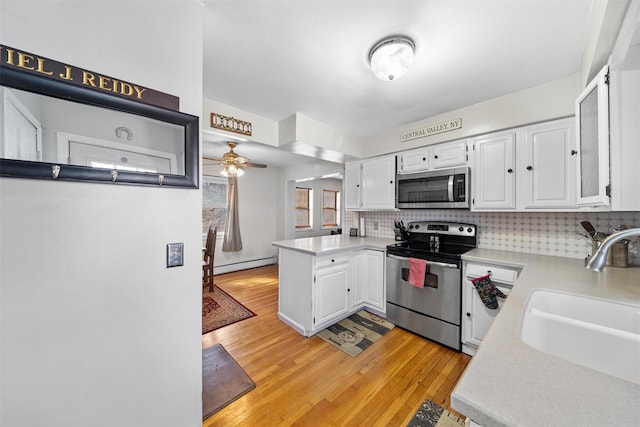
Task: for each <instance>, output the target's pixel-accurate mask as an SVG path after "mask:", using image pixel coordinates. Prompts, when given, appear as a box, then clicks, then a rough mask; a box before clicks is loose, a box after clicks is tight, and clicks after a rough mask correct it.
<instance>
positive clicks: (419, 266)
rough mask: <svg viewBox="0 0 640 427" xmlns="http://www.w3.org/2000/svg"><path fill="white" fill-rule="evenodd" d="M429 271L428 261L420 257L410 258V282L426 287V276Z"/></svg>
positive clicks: (419, 286)
mask: <svg viewBox="0 0 640 427" xmlns="http://www.w3.org/2000/svg"><path fill="white" fill-rule="evenodd" d="M426 273H427V261H425V260H423V259H419V258H409V280H407V281H408V282H409V284H411V285H413V286H415V287H417V288H424V276H425V274H426Z"/></svg>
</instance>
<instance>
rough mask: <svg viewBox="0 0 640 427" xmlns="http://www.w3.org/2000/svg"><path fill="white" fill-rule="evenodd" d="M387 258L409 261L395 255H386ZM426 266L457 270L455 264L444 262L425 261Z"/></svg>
mask: <svg viewBox="0 0 640 427" xmlns="http://www.w3.org/2000/svg"><path fill="white" fill-rule="evenodd" d="M387 256H388V257H389V258H393V259H398V260H400V261H408V260H409V258H407V257H402V256H397V255H391V254H387ZM427 265H434V266H436V267H444V268H455V269H457V268H458V266H457V265H455V264H448V263H446V262H437V261H428V260H427Z"/></svg>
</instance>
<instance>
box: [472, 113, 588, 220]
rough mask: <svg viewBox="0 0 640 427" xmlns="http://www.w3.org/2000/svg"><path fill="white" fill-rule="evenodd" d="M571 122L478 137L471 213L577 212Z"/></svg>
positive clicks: (574, 158) (564, 120) (574, 151)
mask: <svg viewBox="0 0 640 427" xmlns="http://www.w3.org/2000/svg"><path fill="white" fill-rule="evenodd" d="M574 127H575V121H574V119H573V118H569V119H561V120H554V121H551V122H546V123H540V124H536V125H531V126H525V127H522V128H517V129H513V130H510V131H505V132H498V133H494V134H490V135H484V136H480V137H478V138H476V139H475V140H474V142H473V157H474V162H473V168H472V177H471V181H472V185H473V189H474V194H473V203H472V209H473V210H497V211H499V210H511V209H516V210H523V211H525V210H559V209H563V210H566V209H576V208H577V206H576V193H575V189H576V175H575V168H576V157H577V156H576V154H577V152H576V149H575V132H574Z"/></svg>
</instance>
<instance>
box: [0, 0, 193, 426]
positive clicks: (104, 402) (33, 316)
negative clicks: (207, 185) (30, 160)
mask: <svg viewBox="0 0 640 427" xmlns="http://www.w3.org/2000/svg"><path fill="white" fill-rule="evenodd" d="M201 7H202V6H201V5H199V4H198V3H197V2H195V1H193V2H192V1H182V2H166V1H153V2H151V1H150V2H117V3H116V2H107V1H104V2H103V1H91V2H62V1H42V2H35V1H28V2H24V1H15V2H14V1H2V2H0V32H1V33H0V40H1V41H2V43H3V44H6V45H9V46H12V47H15V48H18V49H23V50H26V51H28V52H32V53H36V54H40V55H43V56H46V57H49V58H51V59H55V60H58V61H61V62H65V63H69V64H71V65H75V66H78V67H82V68H87V69H90V70H93V71H96V72H101V73H103V74H105V75H109V76H113V77H116V78H120V79H123V80H127V81H130V82H134V83H139V84H141V85H144V86H146V87H150V88H153V89H157V90H160V91H163V92H167V93H170V94H173V95H177V96H179V97H180V101H181V111H183V112H187V113H190V114H193V115H198V116H199V115H200V112H201V108H202V10H201ZM0 200H1V204H0V232H1V235H2V239H1V241H0V260H1V261H0V321H1V322H0V323H1V324H2V328H1V329H0V343H1V344H0V345H1V348H0V392H1V396H0V425H3V426H12V427H14V426H34V425H51V426H87V425H92V426H154V427H155V426H172V427H173V426H199V425H201V417H202V405H201V390H202V387H201V383H202V377H201V375H202V372H201V363H202V362H201V292H202V291H201V267H200V260H201V238H200V236H201V195H200V191H199V190H192V189H189V190H187V189H170V188H147V187H137V186H126V185H112V184H93V183H68V182H52V181H37V180H25V179H9V178H2V179H0ZM173 242H184V244H185V265H184V266H183V267H180V268H171V269H167V268H165V250H166V249H165V247H166V244H167V243H173Z"/></svg>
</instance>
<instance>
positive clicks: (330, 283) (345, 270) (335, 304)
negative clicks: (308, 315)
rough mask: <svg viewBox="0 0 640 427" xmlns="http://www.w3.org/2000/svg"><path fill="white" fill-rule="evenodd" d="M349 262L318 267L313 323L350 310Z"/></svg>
mask: <svg viewBox="0 0 640 427" xmlns="http://www.w3.org/2000/svg"><path fill="white" fill-rule="evenodd" d="M348 282H349V263H347V262H345V263H343V264H338V265H335V266H332V267H325V268H319V269H316V274H315V291H314V300H313V303H314V309H313V313H314V316H313V324H314V327H315V325H320V324H322V323H325V322H329V321H331V320H332V319H335V318H338V317H340V316H342V315H344V314H346V313H347V312H348V298H347V295H348V291H347V289H348Z"/></svg>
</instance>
